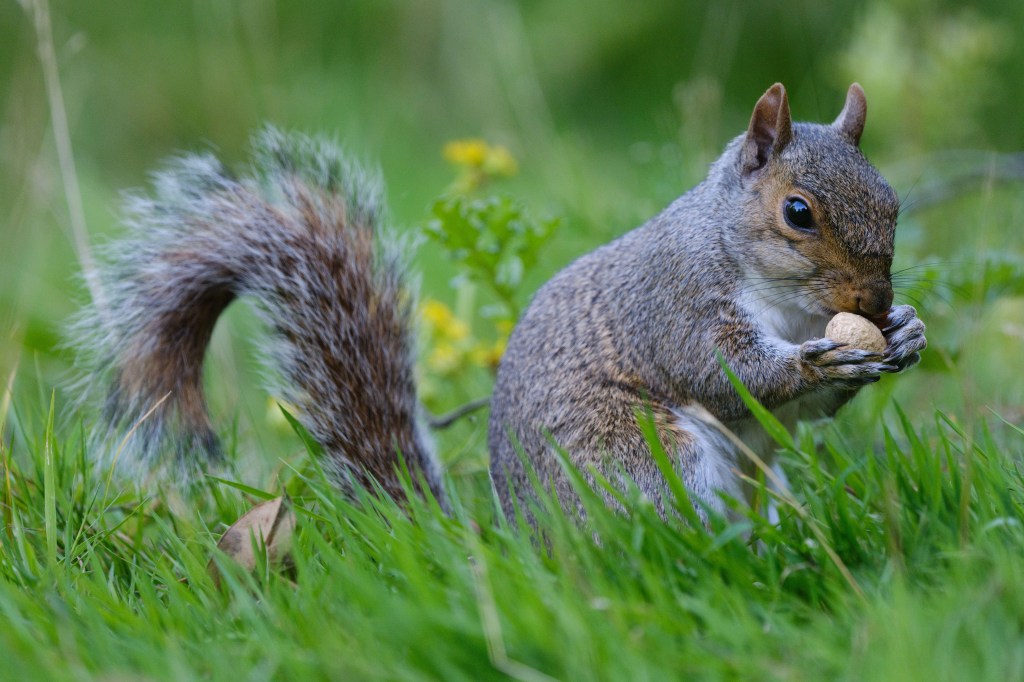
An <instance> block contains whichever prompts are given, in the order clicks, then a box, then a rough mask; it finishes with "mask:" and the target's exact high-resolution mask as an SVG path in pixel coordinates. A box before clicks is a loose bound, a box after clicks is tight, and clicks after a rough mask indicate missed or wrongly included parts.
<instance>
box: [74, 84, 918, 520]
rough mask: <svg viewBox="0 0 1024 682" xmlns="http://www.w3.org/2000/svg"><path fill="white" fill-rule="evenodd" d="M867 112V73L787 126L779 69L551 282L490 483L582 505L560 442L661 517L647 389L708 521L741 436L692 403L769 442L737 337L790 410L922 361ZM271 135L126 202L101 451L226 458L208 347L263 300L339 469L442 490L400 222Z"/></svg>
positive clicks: (325, 166)
mask: <svg viewBox="0 0 1024 682" xmlns="http://www.w3.org/2000/svg"><path fill="white" fill-rule="evenodd" d="M865 113H866V103H865V98H864V93H863V90H862V89H861V87H860V86H859V85H857V84H853V85H851V86H850V89H849V91H848V93H847V98H846V104H845V106H844V108H843V110H842V112H841V113H840V114H839V116H838V118H837V119H836V120H835V122H834V123H832V124H831V125H819V124H811V123H792V122H791V119H790V112H789V104H788V101H787V98H786V92H785V89H784V88H783V87H782V85H781V84H775V85H773V86H772V87H771V88H770V89H769V90H768V91H767V92H765V94H764V95H763V96H762V97H761V98H760V99H759V100H758V102H757V104H756V106H755V107H754V111H753V115H752V116H751V120H750V125H749V127H748V129H747V131H746V133H744V134H743V135H740V136H739V137H737V138H736V139H734V140H733V141H732V142H731V143H729V145H728V146H727V147H726V149H725V151H724V153H723V154H722V156H721V157H720V158H719V159H718V160H717V161H716V162H715V163H714V164H713V165H712V166H711V169H710V172H709V174H708V177H707V179H706V180H704V181H703V182H702V183H700V184H699V185H698V186H697V187H695V188H693V189H692V190H690V191H689V192H687V193H686V194H684V195H683V196H681V197H680V198H678V199H677V200H676V201H675V202H673V203H672V204H671V205H670V206H669V207H668V208H666V209H665V210H664V211H663V212H662V213H660V214H659V215H657V216H655V217H654V218H652V219H651V220H650V221H649V222H647V223H646V224H644V225H643V226H641V227H639V228H637V229H636V230H634V231H632V232H629V233H628V234H626V235H624V236H623V237H621V238H619V239H617V240H616V241H614V242H612V243H610V244H607V245H605V246H603V247H601V248H599V249H597V250H596V251H593V252H592V253H590V254H587V255H585V256H583V257H581V258H580V259H578V260H577V261H576V262H574V263H573V264H571V265H569V266H568V267H567V268H565V269H564V270H563V271H562V272H560V273H559V274H558V275H556V276H555V277H554V278H552V279H551V280H550V281H549V282H548V283H547V284H546V285H545V286H544V287H543V288H541V290H540V291H539V292H538V293H537V294H536V296H535V297H534V299H533V301H532V303H531V304H530V306H529V308H528V310H527V312H526V313H525V314H524V315H523V318H522V319H521V320H520V321H519V323H518V325H517V326H516V328H515V330H514V331H513V333H512V336H511V339H510V341H509V344H508V349H507V351H506V354H505V356H504V358H503V359H502V361H501V365H500V368H499V371H498V377H497V382H496V386H495V390H494V395H493V398H492V409H491V417H490V429H489V446H490V451H491V475H492V479H493V483H494V487H495V490H496V491H497V495H498V497H499V499H500V500H501V503H502V505H503V507H504V508H505V510H506V512H508V513H510V512H511V511H512V510H513V509H514V508H515V506H517V503H519V505H520V506H521V505H522V503H523V502H525V501H527V500H528V499H529V498H530V496H531V495H532V494H533V491H534V487H533V485H532V484H531V482H530V477H529V473H528V469H533V470H534V471H535V472H536V473H537V475H538V476H539V478H540V480H541V482H542V483H543V484H544V485H545V486H548V487H550V486H554V487H555V488H556V489H557V490H558V492H559V494H560V496H561V498H560V499H561V500H562V501H563V504H564V505H566V506H567V507H568V508H571V507H573V506H574V504H575V503H574V502H573V500H574V499H575V498H574V495H573V491H572V489H571V486H570V485H569V484H568V481H567V478H566V476H565V474H564V472H563V471H562V469H561V467H560V465H559V463H558V460H557V457H556V455H555V452H554V448H553V445H552V443H553V442H554V443H558V444H559V445H560V446H561V447H562V448H564V450H565V452H567V453H568V456H569V458H570V460H571V462H572V463H573V464H575V465H576V466H577V467H579V468H580V469H581V470H583V471H585V472H586V471H590V467H594V468H596V470H598V471H600V472H601V473H603V474H605V475H608V476H609V477H611V478H612V479H613V480H616V478H617V477H619V476H627V477H629V478H630V479H632V480H633V481H635V483H636V485H637V486H638V487H639V489H640V491H641V492H643V493H644V494H645V495H646V496H648V497H649V498H651V499H652V500H653V501H655V502H656V503H657V504H658V505H659V507H660V508H663V505H664V491H665V489H666V486H665V482H664V480H663V477H662V475H661V474H660V472H659V470H658V468H657V466H656V465H655V462H654V460H653V458H652V456H651V454H650V449H649V445H648V443H647V442H646V440H645V439H644V437H643V435H642V433H641V430H640V428H639V426H638V421H637V418H638V417H637V413H638V410H640V409H644V408H645V406H646V407H647V408H648V409H649V410H650V412H651V414H652V415H653V417H654V422H655V425H656V427H657V431H658V436H659V438H660V439H661V441H662V443H663V444H664V445H665V447H666V450H667V451H668V452H669V453H670V455H671V458H672V461H673V463H674V465H675V467H676V469H677V471H678V473H679V475H680V477H681V478H682V480H683V481H684V483H685V484H686V485H687V486H688V488H689V490H690V491H691V493H692V494H693V495H695V496H696V498H697V499H698V500H699V501H701V502H702V503H703V504H702V505H700V506H701V509H700V510H699V511H700V513H701V514H705V511H704V509H703V507H704V506H707V507H709V508H711V509H719V510H721V509H723V504H722V502H721V499H720V497H719V494H718V493H719V492H725V493H727V494H730V495H733V496H735V497H741V496H742V495H741V493H740V489H739V478H738V477H737V475H736V474H735V470H736V469H737V468H742V467H741V462H740V461H739V459H738V457H737V455H736V452H735V449H734V448H733V447H732V446H731V444H730V443H729V442H728V441H726V440H725V439H724V438H723V437H722V436H721V434H720V433H718V432H717V431H716V430H715V429H714V428H712V427H711V426H710V425H709V424H708V423H707V422H706V421H703V420H702V419H700V418H699V416H696V415H697V413H696V412H695V411H694V410H693V409H692V408H694V407H695V406H700V407H702V408H704V409H706V410H707V411H709V412H710V413H711V414H713V415H714V416H715V417H716V418H717V419H718V420H720V421H721V422H722V423H724V424H725V425H726V426H728V427H729V428H731V429H732V430H734V431H736V432H737V433H738V434H739V435H741V436H742V437H744V438H746V439H748V442H750V443H751V444H752V445H754V446H755V448H757V447H762V446H763V445H764V444H765V441H764V437H763V434H761V432H760V429H759V428H758V427H757V425H756V423H755V422H754V421H753V420H752V418H751V416H750V414H749V412H748V410H747V409H746V407H745V406H744V404H743V402H742V401H741V399H740V397H739V396H738V394H737V393H736V392H735V391H734V389H733V388H732V386H731V385H730V384H729V382H728V381H727V378H726V376H725V374H724V372H723V371H722V369H721V366H720V365H719V362H718V361H717V359H716V353H721V357H722V358H723V359H724V361H725V362H726V363H727V364H728V366H729V367H731V369H732V370H733V371H734V372H735V373H736V374H737V375H738V376H739V378H740V379H741V380H742V381H743V382H744V383H745V385H746V386H747V387H748V388H749V390H750V391H751V392H752V393H753V395H754V396H755V397H756V398H757V399H758V400H759V401H760V402H761V403H762V404H764V405H765V406H766V407H767V408H769V409H770V410H772V411H773V412H774V413H775V414H776V415H777V416H778V417H780V418H781V419H783V421H784V422H786V423H788V424H792V423H793V422H794V421H795V420H796V419H798V418H803V417H818V416H831V415H833V414H834V413H835V412H836V410H838V409H839V407H841V406H842V405H843V404H844V403H846V402H847V401H848V400H849V399H850V398H851V397H853V395H854V394H855V393H856V392H857V391H858V390H859V389H860V388H861V387H862V386H863V385H865V384H867V383H871V382H873V381H877V380H878V378H879V376H880V375H881V374H883V373H890V372H899V371H902V370H903V369H905V368H907V367H909V366H911V365H913V364H914V363H915V362H917V361H918V359H919V351H921V350H922V349H923V348H924V347H925V345H926V341H925V337H924V324H923V323H922V322H921V321H920V320H919V319H918V318H917V314H916V311H915V310H914V309H913V308H912V307H910V306H897V307H895V308H890V306H891V304H892V299H893V291H892V286H891V283H890V267H891V264H892V258H893V237H894V230H895V226H896V218H897V214H898V212H899V201H898V198H897V196H896V194H895V192H894V191H893V190H892V189H891V188H890V186H889V185H888V184H887V183H886V181H885V180H884V179H883V178H882V176H881V175H880V174H879V173H878V172H877V171H876V170H875V168H874V167H873V166H871V165H870V163H869V162H868V161H867V159H866V158H865V157H864V155H863V154H862V153H861V151H860V149H859V147H858V145H859V141H860V137H861V133H862V131H863V127H864V120H865ZM254 150H255V152H254V155H255V160H254V164H253V168H252V170H251V172H250V173H249V174H247V175H245V176H243V177H240V178H236V177H234V176H232V175H231V174H229V173H228V172H227V171H225V170H224V168H223V167H222V166H221V165H220V163H219V162H218V161H217V160H216V159H215V158H213V157H211V156H186V157H183V158H180V159H178V160H176V161H173V162H172V163H170V164H169V165H168V166H167V167H166V168H165V169H164V170H163V171H161V172H160V173H159V174H157V175H156V176H155V192H154V195H153V196H152V197H146V196H135V197H134V198H131V199H130V200H129V202H128V216H129V220H128V222H129V226H130V228H131V233H130V234H129V236H127V237H125V238H123V239H122V240H120V241H118V242H115V243H114V244H113V245H112V246H111V247H110V248H109V249H108V250H107V253H106V257H105V263H106V265H105V267H104V269H103V271H102V273H101V276H102V285H103V290H104V292H105V293H104V302H103V303H102V304H93V305H92V306H91V307H89V308H87V309H85V310H84V311H83V313H82V314H81V315H80V316H79V317H78V332H77V333H76V336H77V337H78V338H79V339H80V341H79V345H80V347H81V348H82V349H83V354H82V357H83V363H84V365H85V367H86V372H87V375H88V376H89V377H91V378H92V379H91V382H92V384H93V385H94V386H98V387H99V388H100V389H101V390H102V391H103V392H104V394H105V396H106V397H105V401H104V409H103V417H102V420H101V423H102V426H101V427H100V429H99V433H98V436H97V440H96V444H95V447H96V449H97V450H99V451H100V452H106V453H110V454H109V460H110V461H112V460H113V458H114V457H115V456H117V455H115V454H114V451H115V450H116V451H119V452H120V451H121V450H123V452H121V454H120V455H119V457H120V460H121V463H122V464H124V463H126V462H127V463H128V466H129V468H130V469H132V470H133V471H134V472H135V473H136V474H145V473H146V472H150V471H152V470H154V469H157V468H160V467H161V466H164V464H163V462H164V461H165V459H164V455H166V454H167V451H171V452H172V453H174V455H175V457H174V458H173V459H174V461H176V462H178V463H179V464H182V465H183V467H184V469H185V470H191V469H194V468H195V467H196V466H201V463H202V462H203V461H205V460H206V459H209V458H211V457H212V458H216V457H218V456H219V450H218V446H217V439H216V437H215V434H214V430H213V428H212V426H211V424H210V421H209V418H208V416H207V410H206V403H205V398H204V394H203V387H202V364H203V356H204V352H205V349H206V346H207V344H208V341H209V338H210V334H211V332H212V330H213V326H214V323H215V322H216V320H217V317H218V316H219V315H220V313H221V312H222V311H223V310H224V309H225V308H226V307H227V306H228V304H229V303H231V301H232V300H234V299H235V298H236V297H239V296H248V297H250V298H252V299H254V300H255V302H256V303H257V306H258V310H259V311H260V312H261V314H262V316H263V317H264V319H265V320H266V322H267V324H268V326H269V327H270V329H271V336H272V342H271V344H270V346H269V347H268V350H267V357H268V358H269V359H270V364H271V365H272V367H273V368H274V375H275V376H276V377H277V380H276V381H275V384H276V386H275V388H276V392H277V394H278V395H280V396H281V397H282V398H283V399H284V400H286V401H287V402H288V403H290V404H291V405H293V406H294V407H295V408H296V410H297V414H296V416H297V417H298V419H299V420H300V421H301V423H302V424H303V425H304V426H305V428H306V429H307V430H308V431H309V432H310V434H311V435H312V436H313V437H314V438H315V439H316V440H317V441H318V442H319V443H320V445H321V446H322V447H323V450H324V453H325V463H326V466H327V468H328V470H329V472H330V473H331V475H332V476H333V477H334V479H335V480H336V481H337V482H338V484H339V485H341V486H342V487H343V488H348V487H351V486H367V485H371V484H372V483H374V482H375V483H376V484H379V485H380V486H381V487H382V488H383V490H384V491H385V492H387V493H388V494H390V495H393V496H395V497H397V498H401V497H402V495H403V492H402V486H401V484H400V478H399V476H398V475H397V473H396V471H397V469H398V467H399V459H398V456H397V453H399V452H400V453H401V455H402V457H404V460H405V462H406V463H407V464H408V466H409V468H410V470H411V472H412V474H413V479H414V481H417V482H420V483H421V484H422V485H425V486H426V487H427V488H428V489H429V490H430V492H431V493H433V495H435V496H436V497H437V498H438V499H439V500H441V501H442V504H443V503H444V500H445V499H446V496H445V491H444V489H443V486H442V477H441V473H440V467H439V465H438V463H437V460H436V457H435V455H434V453H433V451H432V447H431V444H430V441H429V438H428V437H427V434H426V432H425V429H424V426H423V423H424V421H423V418H422V414H421V409H420V407H419V404H418V400H417V397H416V386H415V383H414V380H413V357H412V356H413V338H412V332H411V320H410V305H411V300H412V298H411V295H410V294H409V292H408V291H407V289H406V288H405V286H404V284H403V281H404V280H403V272H404V265H403V261H402V257H401V249H400V248H398V247H396V246H395V244H394V240H393V238H390V237H389V236H388V235H387V234H385V233H384V231H383V228H382V226H381V208H380V191H379V183H378V182H377V181H376V180H375V179H373V178H370V177H368V176H367V175H366V174H365V173H363V172H362V171H360V170H359V169H358V168H356V167H354V166H353V165H351V164H349V163H348V162H347V161H346V160H345V159H344V157H343V156H342V155H341V154H340V153H339V152H338V150H337V149H336V148H335V147H333V146H332V145H330V144H327V143H324V142H320V141H316V140H312V139H309V138H305V137H302V136H297V135H285V134H282V133H280V132H278V131H276V130H273V129H269V128H268V129H265V130H263V131H262V132H261V133H259V134H258V135H257V137H256V138H255V142H254ZM839 311H846V312H855V313H859V314H861V315H863V316H866V317H869V318H871V319H873V320H874V321H876V323H877V324H879V325H880V326H881V327H883V332H884V335H885V337H886V339H887V342H888V347H887V349H886V351H885V353H877V352H872V351H868V350H863V349H857V348H850V347H847V346H842V345H840V344H839V343H837V342H834V341H831V340H829V339H826V338H820V337H822V336H824V328H825V324H826V323H827V321H828V319H829V317H830V316H831V315H832V314H833V313H835V312H839ZM133 429H134V430H133ZM125 434H130V435H128V436H127V437H126V435H125ZM122 440H123V441H124V443H123V445H121V443H122ZM705 518H706V516H705Z"/></svg>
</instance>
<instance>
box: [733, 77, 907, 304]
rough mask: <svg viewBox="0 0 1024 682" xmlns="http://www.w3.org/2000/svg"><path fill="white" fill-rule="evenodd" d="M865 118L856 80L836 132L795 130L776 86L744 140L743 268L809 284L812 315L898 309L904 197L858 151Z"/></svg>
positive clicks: (739, 167)
mask: <svg viewBox="0 0 1024 682" xmlns="http://www.w3.org/2000/svg"><path fill="white" fill-rule="evenodd" d="M866 112H867V103H866V101H865V99H864V90H863V89H861V87H860V85H858V84H857V83H854V84H853V85H851V86H850V89H849V91H848V92H847V94H846V105H845V106H844V107H843V110H842V112H840V114H839V116H838V117H837V118H836V120H835V122H833V123H832V124H831V125H819V124H812V123H795V124H794V123H793V122H792V121H791V119H790V114H789V102H788V101H787V99H786V90H785V88H783V87H782V84H781V83H776V84H775V85H773V86H772V87H771V88H769V89H768V91H767V92H765V93H764V95H763V96H762V97H761V99H759V100H758V102H757V105H756V106H755V107H754V113H753V115H752V116H751V118H750V127H749V128H748V129H747V132H746V134H745V135H744V136H742V137H741V138H740V139H739V140H738V141H737V142H738V147H737V156H735V157H733V158H734V159H735V163H736V167H735V168H734V169H733V172H736V173H738V176H739V177H738V180H739V183H740V186H741V187H742V188H743V191H742V192H741V194H742V196H743V197H744V202H745V205H744V206H743V211H742V215H743V216H744V220H743V222H744V223H745V224H744V225H743V226H742V229H743V232H744V235H743V239H744V241H745V242H746V248H745V249H744V251H745V253H746V254H747V257H745V258H744V261H745V262H744V266H745V267H746V268H748V269H750V270H752V271H753V272H755V273H756V274H757V276H759V277H763V278H772V279H774V278H779V279H781V280H791V281H796V282H799V283H801V284H802V285H804V286H801V287H800V290H801V295H800V297H801V299H802V300H800V304H801V305H802V306H803V307H804V308H805V309H808V310H811V311H813V312H817V313H825V314H830V313H835V312H851V313H857V314H860V315H864V316H866V317H877V316H880V315H882V314H884V313H885V312H886V311H887V310H888V309H889V306H890V305H891V304H892V297H893V293H892V283H891V281H890V272H889V271H890V267H891V266H892V257H893V237H894V233H895V229H896V217H897V214H898V213H899V199H898V197H897V196H896V193H895V192H894V191H893V189H892V188H891V187H890V186H889V184H888V183H887V182H886V181H885V179H884V178H883V177H882V176H881V175H880V174H879V172H878V171H877V170H875V168H874V166H872V165H871V164H870V163H869V162H868V160H867V159H866V158H865V156H864V154H863V153H862V152H861V150H860V147H859V146H858V145H859V143H860V136H861V133H862V132H863V130H864V118H865V114H866ZM733 177H736V176H735V175H734V176H733Z"/></svg>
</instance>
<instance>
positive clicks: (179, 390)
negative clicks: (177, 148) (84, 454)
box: [73, 128, 441, 498]
mask: <svg viewBox="0 0 1024 682" xmlns="http://www.w3.org/2000/svg"><path fill="white" fill-rule="evenodd" d="M253 151H254V163H253V166H252V169H251V171H250V172H249V173H248V174H247V175H244V176H242V177H238V178H236V177H233V176H231V175H230V174H229V173H227V172H226V171H225V170H224V169H223V167H222V166H221V164H220V163H219V162H218V161H217V160H216V159H215V158H213V157H212V156H208V155H207V156H186V157H183V158H179V159H176V160H174V161H172V162H171V163H170V164H169V165H168V166H167V167H166V168H165V169H164V170H163V171H161V172H160V173H158V174H156V176H155V182H154V184H155V189H154V192H153V196H152V197H146V196H134V197H130V198H129V199H128V202H127V223H128V226H129V228H130V234H129V235H128V236H127V237H125V238H124V239H122V240H120V241H119V242H117V243H115V244H113V245H111V246H110V247H108V249H107V250H106V252H105V258H104V259H105V264H104V266H103V267H102V271H101V273H100V275H101V281H102V293H103V296H102V299H101V300H100V301H98V302H96V303H94V304H92V305H91V306H89V307H88V308H87V309H86V310H84V311H83V312H82V313H81V314H80V315H79V316H78V318H77V322H76V325H75V327H74V331H73V335H74V336H75V337H76V344H77V345H78V346H79V347H80V348H81V349H82V352H81V353H80V357H81V359H82V362H83V364H85V365H86V367H85V369H86V372H87V374H88V375H89V376H90V377H91V378H90V380H89V381H90V383H92V384H93V385H98V386H99V387H100V388H101V390H102V391H103V392H104V394H105V402H104V405H103V416H102V420H101V421H102V425H101V427H100V429H101V431H100V433H99V434H98V438H97V440H98V442H97V444H96V445H97V447H98V448H99V451H100V452H101V453H103V456H105V457H107V458H108V460H112V459H113V458H114V457H117V459H118V466H119V467H121V466H124V467H125V468H126V469H127V470H129V471H130V472H131V473H133V474H134V475H136V476H144V475H146V474H148V473H151V472H153V471H155V470H159V469H162V468H165V467H166V465H167V464H169V463H170V462H171V461H174V462H177V464H178V465H179V467H178V470H179V471H181V470H184V471H186V472H193V471H195V470H196V468H197V467H199V465H200V464H201V463H202V462H203V461H204V460H207V459H210V458H217V457H219V456H220V453H219V448H218V443H217V438H216V435H215V434H214V431H213V428H212V427H211V424H210V420H209V417H208V415H207V407H206V398H205V396H204V393H203V385H202V365H203V356H204V354H205V351H206V347H207V344H208V343H209V340H210V335H211V334H212V332H213V328H214V324H215V323H216V320H217V318H218V316H219V315H220V314H221V312H223V311H224V309H225V308H226V307H227V306H228V305H229V304H230V303H231V302H232V301H233V300H234V299H235V298H236V297H239V296H249V297H251V298H252V299H254V300H255V301H256V303H257V307H258V310H259V311H260V314H261V315H262V317H263V318H264V319H265V321H266V322H267V324H268V325H269V327H270V329H271V336H272V339H271V341H270V343H269V349H268V352H267V357H268V358H269V360H270V363H271V364H272V365H273V371H272V372H270V374H271V375H272V376H276V377H278V379H277V381H279V382H280V385H279V386H274V387H272V390H275V392H276V393H277V394H278V395H280V396H281V397H282V398H283V399H284V400H285V401H287V402H288V403H290V404H291V405H292V406H294V407H295V408H296V410H297V415H296V416H297V417H298V418H299V420H300V421H301V423H302V424H303V426H305V428H306V429H307V430H308V431H309V432H310V433H311V434H312V435H313V437H314V438H316V439H317V441H319V443H320V444H321V445H322V447H323V449H324V451H325V454H326V459H327V462H326V465H327V467H328V469H329V470H330V471H331V472H332V474H334V475H335V476H336V477H337V479H338V481H339V483H340V484H341V485H342V486H352V485H363V486H365V485H368V484H369V481H370V478H369V477H372V478H373V479H374V480H376V481H377V482H378V483H379V484H381V485H382V486H383V487H384V489H385V490H386V491H387V492H389V493H390V494H392V495H394V496H396V497H399V498H400V497H401V496H402V490H401V487H400V485H399V479H398V477H397V476H396V468H397V466H398V461H399V460H398V457H397V453H399V452H401V454H402V456H403V457H404V458H405V460H406V462H407V463H408V464H409V467H410V469H411V470H412V473H413V475H414V478H416V477H418V476H419V475H420V474H422V475H423V477H424V479H425V480H426V482H427V484H428V486H429V487H430V489H431V490H432V492H434V493H435V494H436V495H437V496H438V497H441V488H440V482H439V481H440V474H439V471H438V467H437V465H436V462H435V460H434V458H433V455H432V452H431V449H430V446H429V443H428V442H427V439H426V438H425V435H424V433H423V432H422V431H421V426H420V422H419V421H418V414H417V412H418V410H419V406H418V402H417V398H416V388H415V384H414V380H413V357H412V355H413V354H412V348H413V342H412V339H411V321H410V308H411V305H412V299H411V294H410V293H409V291H408V290H406V289H405V288H404V287H403V281H402V274H403V267H402V262H401V259H400V257H399V254H398V253H397V252H396V250H395V249H394V248H389V246H388V244H387V243H385V240H383V239H382V238H381V234H380V229H381V228H380V225H379V221H380V211H381V209H380V198H381V192H380V188H379V183H378V182H377V181H376V180H375V179H372V178H368V177H367V176H366V175H365V174H364V173H363V172H362V171H361V170H360V169H358V168H356V167H354V166H353V165H351V164H350V163H348V162H347V161H346V160H345V159H344V158H343V156H342V155H341V153H340V152H339V150H338V149H337V148H336V147H335V146H333V145H331V144H329V143H326V142H323V141H319V140H313V139H310V138H307V137H304V136H300V135H291V134H289V135H286V134H283V133H281V132H279V131H277V130H275V129H272V128H267V129H264V130H263V131H261V132H260V133H258V134H257V135H256V137H255V139H254V143H253ZM133 429H134V430H133ZM129 433H130V434H131V435H128V434H129ZM126 436H127V440H125V438H126ZM122 443H123V447H122ZM168 456H170V457H171V459H170V461H168V460H167V459H166V457H168Z"/></svg>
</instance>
